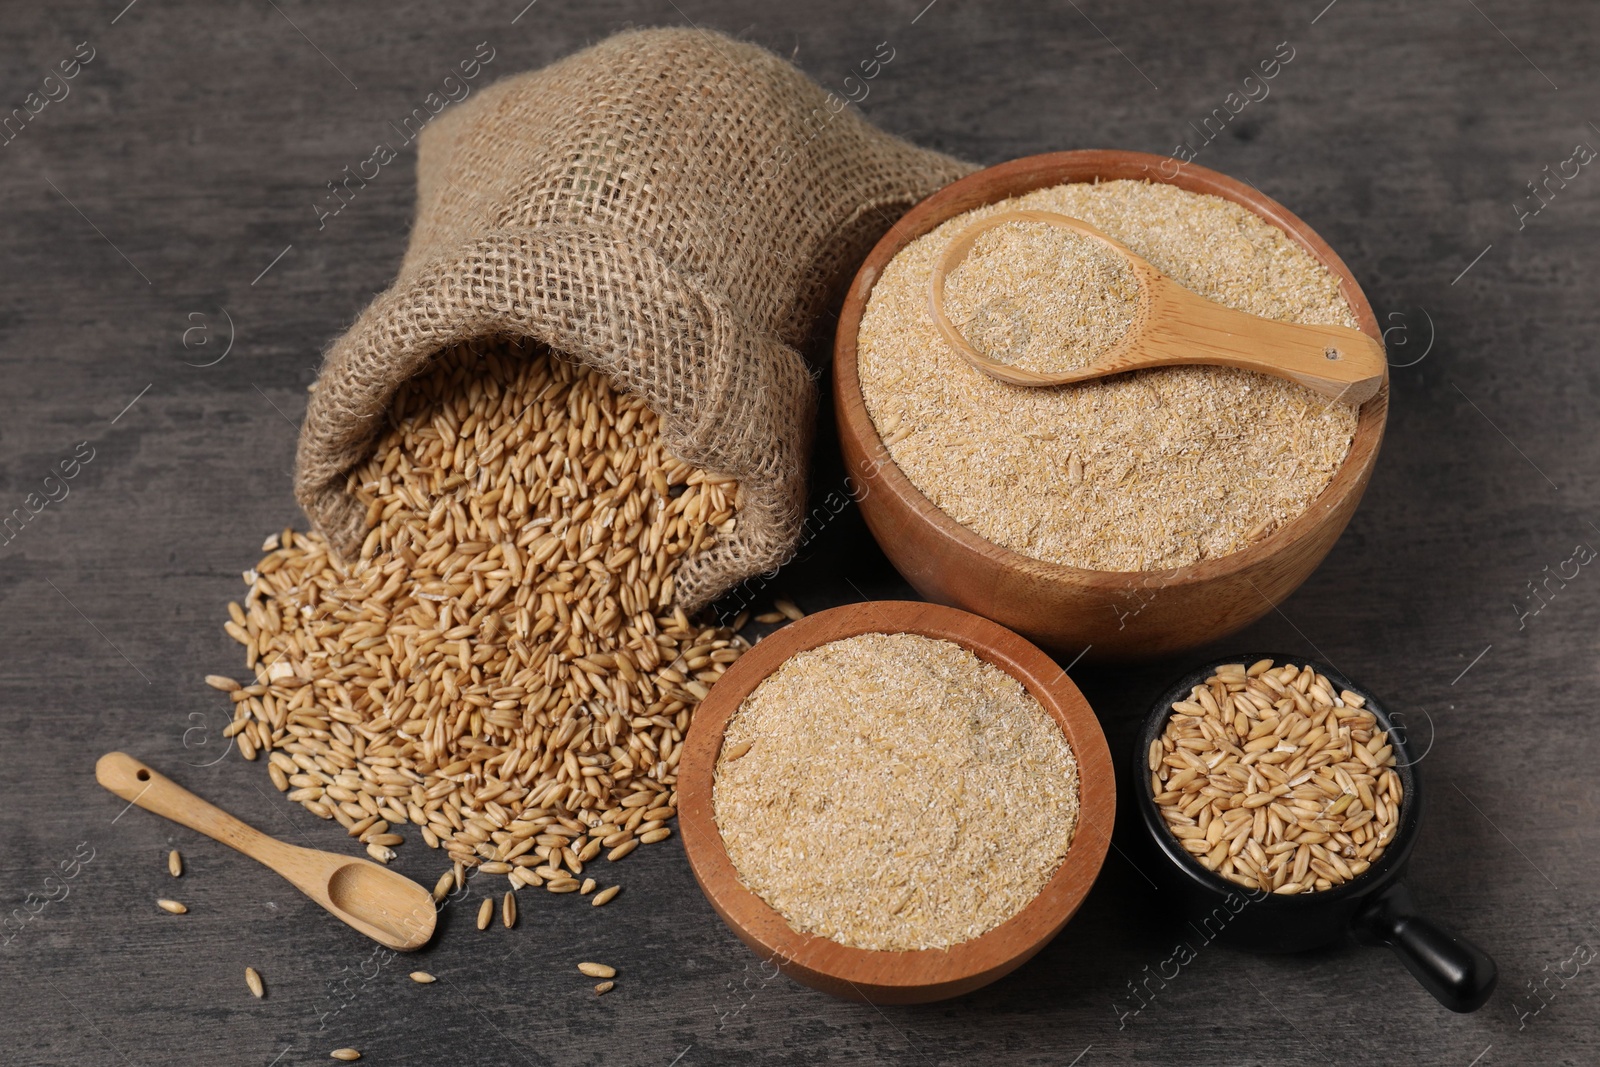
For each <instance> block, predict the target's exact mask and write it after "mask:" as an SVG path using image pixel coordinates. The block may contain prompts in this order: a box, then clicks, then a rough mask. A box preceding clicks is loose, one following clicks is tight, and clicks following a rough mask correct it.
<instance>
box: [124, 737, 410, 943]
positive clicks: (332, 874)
mask: <svg viewBox="0 0 1600 1067" xmlns="http://www.w3.org/2000/svg"><path fill="white" fill-rule="evenodd" d="M94 776H95V780H96V781H98V782H99V783H100V784H101V785H103V786H105V787H106V788H107V789H109V790H111V791H112V792H113V793H115V794H117V796H119V797H121V798H122V799H123V800H126V801H129V802H130V803H133V804H137V805H139V806H140V807H141V808H144V809H145V810H146V811H153V812H155V813H156V814H157V815H164V816H166V817H167V818H169V819H171V820H172V821H173V822H179V823H182V824H183V825H185V826H187V827H189V829H191V830H198V831H200V832H201V833H202V834H205V835H206V836H207V837H211V838H214V839H216V840H218V841H221V842H222V843H223V844H224V845H231V846H233V847H234V848H236V849H238V850H239V851H240V852H243V853H244V854H245V855H246V856H249V857H250V858H251V859H253V860H259V861H260V862H262V863H264V864H266V865H267V866H268V867H271V868H272V869H273V870H275V871H277V872H278V873H279V874H281V875H283V876H284V877H285V878H287V879H288V880H289V881H290V883H291V884H293V885H294V887H295V888H296V889H298V890H300V892H302V893H304V894H305V895H306V896H308V897H310V898H311V899H312V900H314V901H316V902H317V903H318V904H321V905H322V906H323V907H324V908H327V909H328V910H329V911H331V912H333V914H334V915H336V916H337V917H338V918H340V919H342V920H343V921H344V922H346V923H348V924H349V925H350V926H353V927H355V928H356V929H357V930H359V931H360V932H361V933H363V934H366V935H367V936H368V937H370V938H372V940H374V941H376V942H378V943H379V944H380V945H387V946H388V947H390V948H393V949H399V950H400V951H402V952H404V951H409V950H410V949H414V948H421V947H422V946H423V945H425V944H427V943H428V939H429V938H431V937H432V936H433V924H434V920H435V919H436V918H437V912H436V911H435V910H434V906H433V896H432V895H431V894H430V893H429V892H428V891H427V890H426V889H424V888H423V887H422V886H420V885H418V884H417V883H415V882H413V881H412V880H411V879H409V878H407V877H406V876H405V875H403V874H401V873H399V872H398V871H391V870H389V868H387V867H382V866H379V865H378V864H376V863H373V862H371V861H370V860H364V859H358V858H356V857H354V856H340V855H338V854H336V853H333V852H319V851H317V850H316V849H310V848H301V847H300V846H299V845H290V844H286V843H285V842H283V841H279V840H278V839H277V838H273V837H268V836H267V835H266V834H264V833H262V832H261V831H260V830H257V829H255V828H253V827H250V826H246V825H245V824H244V823H242V822H240V821H239V820H238V819H235V818H234V817H233V816H232V815H229V814H228V813H227V812H225V811H223V810H221V809H220V808H216V807H213V806H212V805H210V804H207V803H206V802H205V801H203V800H201V799H200V798H199V797H197V796H195V795H194V794H193V793H191V792H189V791H188V790H187V789H184V788H183V787H182V786H179V785H176V784H175V783H173V782H172V781H170V780H169V779H167V778H163V777H162V776H161V775H159V774H157V773H156V772H155V771H153V770H151V769H150V768H149V767H146V766H145V765H144V764H142V763H140V762H139V761H138V760H136V759H134V758H133V757H132V756H129V755H128V754H127V753H125V752H108V753H106V754H105V755H104V756H101V757H100V762H99V763H96V764H95V767H94Z"/></svg>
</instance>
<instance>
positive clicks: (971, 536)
mask: <svg viewBox="0 0 1600 1067" xmlns="http://www.w3.org/2000/svg"><path fill="white" fill-rule="evenodd" d="M1163 161H1164V157H1160V156H1152V155H1145V154H1142V153H1133V152H1115V151H1085V152H1062V153H1053V154H1049V155H1043V156H1034V157H1029V158H1026V159H1020V160H1015V161H1012V162H1010V163H1005V164H1001V165H1000V166H997V167H992V168H989V169H987V170H983V171H979V172H977V173H975V174H972V175H970V176H968V177H966V178H963V179H961V180H959V181H957V182H955V183H954V184H952V185H950V186H947V187H946V188H945V189H943V190H941V191H940V192H938V193H936V194H934V195H933V196H932V197H930V198H928V199H927V200H925V201H923V202H922V203H921V204H919V205H918V206H917V207H916V208H914V209H912V211H911V212H910V213H909V214H908V215H906V217H905V218H904V219H902V220H901V222H900V224H899V225H898V226H896V227H895V228H894V229H893V230H892V231H890V233H889V234H888V235H887V236H886V237H884V239H883V240H882V241H880V242H879V244H878V245H877V247H875V248H874V249H873V251H872V253H871V255H870V256H869V257H868V259H867V260H866V262H865V263H864V264H863V266H862V268H861V270H860V272H859V273H858V274H857V276H856V279H855V282H854V284H853V285H852V287H851V289H850V292H849V294H848V295H847V297H846V299H845V303H844V307H843V310H842V312H841V316H840V323H839V329H838V334H837V337H836V341H835V348H834V370H835V375H834V380H835V393H834V401H835V409H836V413H837V416H838V424H839V433H840V440H841V445H842V448H843V451H844V455H845V459H846V462H847V463H848V464H849V467H850V470H851V474H852V476H853V477H854V478H855V479H857V495H858V498H859V499H860V502H861V509H862V513H863V515H864V517H865V518H866V520H867V523H868V526H869V527H870V528H871V529H872V531H873V534H874V536H875V537H876V538H877V540H878V542H879V544H880V545H882V546H883V548H884V551H885V553H886V554H887V555H888V556H889V558H890V560H891V561H892V562H893V563H894V564H895V566H896V567H897V568H898V569H899V570H900V572H901V573H902V574H904V575H905V577H906V578H907V580H909V581H910V582H911V583H912V585H914V586H915V587H916V588H917V589H918V591H919V592H921V593H922V594H923V595H924V596H927V597H929V598H930V599H932V600H936V601H939V602H941V603H946V604H952V605H955V606H958V607H962V608H965V609H966V610H969V611H973V612H977V613H979V614H982V615H985V616H987V617H989V618H993V619H995V620H996V621H998V622H1001V623H1003V624H1004V625H1007V626H1009V627H1012V628H1013V629H1016V630H1018V631H1019V632H1021V633H1023V634H1025V635H1026V636H1028V637H1030V638H1032V639H1034V640H1036V641H1039V642H1040V643H1042V644H1045V645H1047V646H1050V647H1054V648H1057V649H1061V650H1064V651H1066V652H1068V653H1070V654H1073V655H1076V654H1079V653H1081V652H1084V651H1085V650H1086V649H1087V650H1088V654H1089V655H1090V656H1091V658H1097V659H1121V660H1127V659H1136V658H1146V657H1152V656H1157V655H1161V654H1165V653H1170V652H1173V651H1178V650H1181V649H1185V648H1189V647H1193V646H1195V645H1198V644H1202V643H1204V642H1206V641H1210V640H1214V639H1216V638H1220V637H1222V636H1224V635H1226V634H1228V633H1231V632H1233V631H1235V630H1237V629H1239V628H1241V627H1243V626H1245V625H1247V624H1248V623H1250V622H1252V621H1254V620H1255V619H1256V618H1258V617H1260V616H1261V615H1263V614H1265V613H1266V612H1267V611H1269V610H1270V609H1271V606H1272V604H1274V603H1276V602H1278V601H1280V600H1282V599H1283V598H1284V597H1286V596H1288V595H1289V593H1290V592H1292V591H1293V590H1294V589H1295V588H1296V587H1297V586H1298V585H1299V584H1300V583H1301V582H1302V581H1304V580H1305V578H1306V577H1307V576H1309V574H1310V573H1311V571H1312V570H1314V569H1315V568H1316V566H1317V564H1318V563H1320V562H1321V560H1322V558H1323V557H1324V556H1325V555H1326V554H1327V552H1328V551H1329V549H1330V548H1331V547H1332V545H1333V542H1334V541H1335V540H1336V539H1337V537H1338V535H1339V533H1340V532H1341V531H1342V530H1343V528H1344V526H1345V524H1346V523H1347V522H1348V521H1349V518H1350V515H1351V514H1352V513H1353V512H1354V510H1355V507H1356V505H1357V503H1358V502H1359V500H1360V497H1361V493H1362V492H1363V491H1364V489H1365V487H1366V483H1367V481H1368V479H1369V478H1370V476H1371V471H1372V466H1373V463H1374V461H1375V459H1376V455H1377V450H1378V445H1379V443H1380V441H1381V439H1382V435H1383V425H1384V421H1385V417H1386V414H1387V408H1388V385H1387V382H1385V384H1384V386H1383V388H1382V389H1380V391H1379V392H1378V394H1377V395H1376V396H1375V397H1373V398H1372V399H1371V400H1369V401H1367V402H1366V403H1365V404H1363V405H1362V406H1361V407H1360V409H1359V410H1356V409H1353V408H1350V407H1348V406H1346V405H1342V404H1338V403H1336V402H1335V403H1330V402H1328V401H1327V400H1326V399H1325V398H1323V397H1319V396H1316V395H1315V394H1313V393H1310V392H1309V391H1308V390H1305V389H1303V388H1302V387H1300V386H1298V385H1295V384H1293V383H1290V382H1286V381H1283V380H1280V379H1275V378H1268V377H1266V376H1262V375H1256V374H1251V373H1249V372H1246V371H1239V370H1233V369H1229V368H1221V367H1188V368H1162V369H1158V370H1151V371H1143V372H1138V373H1134V374H1128V375H1121V376H1117V377H1114V378H1109V379H1105V380H1103V381H1100V382H1091V383H1085V384H1083V385H1076V386H1062V387H1056V388H1051V389H1028V388H1025V387H1018V386H1010V385H1006V384H1004V383H1001V382H998V381H995V380H993V379H991V378H989V377H987V376H986V375H984V374H982V373H981V372H979V371H977V370H976V369H974V368H972V367H971V366H969V365H968V364H966V363H965V362H964V361H963V360H962V359H961V358H960V357H959V356H957V355H956V354H955V353H954V352H953V351H951V350H950V349H949V348H948V346H946V345H945V344H944V343H943V341H942V339H940V338H939V336H938V334H937V332H936V330H935V327H934V326H933V323H932V319H931V316H930V315H929V313H928V311H927V306H926V296H925V292H926V283H927V275H928V272H929V271H930V270H931V263H932V261H933V260H934V259H935V258H936V257H937V255H938V253H939V251H940V249H942V248H943V246H944V244H945V243H946V242H947V240H948V238H949V237H953V236H954V235H955V233H957V232H959V231H960V230H961V229H963V228H964V227H965V226H967V225H969V224H970V223H972V222H974V221H977V220H978V219H979V218H981V217H982V216H983V214H984V213H986V212H988V211H993V210H1000V208H999V206H998V205H1000V204H1001V203H1002V202H1005V203H1006V205H1007V206H1009V207H1035V208H1044V209H1046V210H1053V211H1058V212H1060V213H1062V214H1067V215H1071V216H1074V217H1081V218H1083V219H1084V220H1085V221H1087V222H1089V223H1090V224H1091V225H1094V226H1097V227H1098V228H1099V229H1101V230H1103V231H1104V232H1106V233H1108V234H1109V235H1110V236H1112V237H1113V238H1116V239H1118V240H1121V241H1123V242H1124V243H1126V244H1128V245H1129V246H1130V247H1132V248H1133V249H1134V251H1136V252H1138V253H1139V254H1140V255H1142V256H1144V257H1145V258H1147V259H1149V260H1150V261H1151V262H1152V263H1154V264H1155V265H1156V266H1157V267H1159V268H1160V269H1162V270H1163V271H1165V272H1167V273H1168V274H1170V275H1172V276H1173V277H1174V278H1176V279H1177V280H1178V281H1180V282H1181V283H1182V284H1184V285H1185V286H1186V287H1189V288H1191V289H1193V290H1195V291H1196V292H1199V293H1200V295H1202V296H1205V297H1207V298H1209V299H1212V300H1216V301H1218V302H1219V303H1223V304H1227V305H1230V306H1232V307H1235V308H1237V309H1240V310H1244V311H1247V312H1250V313H1253V314H1258V315H1263V316H1266V317H1270V318H1278V319H1284V320H1288V321H1303V322H1319V323H1327V324H1335V325H1345V326H1353V327H1356V328H1359V329H1361V330H1363V331H1364V332H1366V333H1367V334H1368V335H1369V336H1372V337H1374V338H1378V337H1379V336H1380V335H1379V332H1378V328H1377V323H1376V320H1375V319H1374V317H1373V314H1372V310H1371V307H1370V305H1369V304H1368V303H1367V301H1366V298H1365V297H1364V296H1363V295H1362V293H1361V290H1360V288H1359V286H1357V285H1356V283H1355V281H1354V279H1353V278H1352V277H1351V276H1350V273H1349V271H1348V269H1347V268H1346V267H1345V266H1344V264H1343V263H1342V261H1340V259H1339V258H1338V256H1337V255H1335V254H1334V252H1333V251H1332V250H1331V249H1330V248H1328V246H1327V245H1326V244H1325V243H1324V242H1323V241H1322V240H1321V239H1320V238H1319V237H1318V236H1317V235H1316V234H1315V233H1314V232H1313V231H1312V230H1311V229H1310V228H1309V227H1308V226H1306V225H1305V223H1303V222H1301V221H1300V220H1299V219H1297V218H1296V217H1295V216H1294V215H1293V214H1291V213H1290V212H1288V211H1287V210H1286V209H1285V208H1283V207H1282V206H1281V205H1279V204H1277V203H1276V202H1274V201H1272V200H1270V199H1269V198H1267V197H1265V196H1264V195H1262V194H1261V193H1259V192H1257V191H1256V190H1255V189H1253V188H1252V187H1250V186H1247V185H1245V184H1243V183H1241V182H1237V181H1235V180H1233V179H1231V178H1227V177H1225V176H1224V175H1221V174H1217V173H1216V172H1214V171H1210V170H1207V169H1205V168H1203V167H1195V166H1192V165H1190V166H1185V167H1183V168H1181V170H1180V171H1179V172H1178V174H1177V176H1176V177H1174V178H1171V179H1167V178H1166V177H1165V175H1164V174H1163V172H1162V170H1161V164H1162V162H1163ZM1170 170H1171V168H1170V165H1169V167H1168V168H1167V171H1168V172H1170ZM936 230H938V231H939V233H937V234H935V231H936ZM930 235H931V237H930ZM924 238H928V239H924ZM1006 311H1007V309H1006V308H1004V307H996V306H995V305H994V304H993V303H992V302H991V303H989V304H986V305H984V306H983V307H980V309H979V314H978V315H975V316H974V319H973V321H974V322H976V323H977V327H980V328H983V329H993V330H994V332H995V333H997V334H998V335H999V336H1001V337H1007V336H1008V331H1007V329H1006V327H1007V325H1008V321H1007V320H1008V319H1009V318H1010V317H1014V316H1008V315H1007V313H1006ZM979 318H982V319H983V321H982V322H978V321H977V320H978V319H979ZM989 320H996V321H994V322H991V321H989ZM996 327H998V328H996ZM1011 332H1012V333H1014V332H1015V331H1014V330H1013V331H1011ZM1024 341H1025V339H1024ZM1008 343H1016V339H1015V337H1012V338H1011V340H1010V341H1009V342H1008Z"/></svg>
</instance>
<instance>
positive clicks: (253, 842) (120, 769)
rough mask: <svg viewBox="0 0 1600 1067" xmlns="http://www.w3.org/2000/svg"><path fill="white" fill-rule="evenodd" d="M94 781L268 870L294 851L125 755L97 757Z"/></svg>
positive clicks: (130, 801) (109, 753) (293, 848)
mask: <svg viewBox="0 0 1600 1067" xmlns="http://www.w3.org/2000/svg"><path fill="white" fill-rule="evenodd" d="M94 777H95V780H96V781H98V782H99V783H100V784H101V785H103V786H105V787H106V788H107V789H109V790H111V791H112V792H113V793H115V794H117V796H119V797H121V798H122V799H123V800H126V801H128V802H129V803H132V804H137V805H139V807H141V808H143V809H144V810H146V811H151V812H155V813H156V814H157V815H161V816H165V817H166V818H168V819H171V820H172V821H173V822H177V823H182V824H183V825H184V826H187V827H188V828H189V829H191V830H198V831H199V832H200V833H202V834H205V835H206V836H207V837H210V838H213V839H215V840H217V841H221V842H222V843H223V844H224V845H229V846H231V847H233V848H236V849H238V850H239V851H240V852H243V853H244V854H245V855H246V856H249V857H250V858H251V859H254V860H259V861H260V862H262V863H265V864H266V865H267V866H269V867H273V868H277V867H278V866H279V865H280V864H281V862H282V861H283V860H284V859H285V858H287V857H288V856H290V855H291V854H293V853H294V852H296V851H298V850H297V849H296V848H295V846H293V845H286V844H284V843H283V842H282V841H279V840H276V839H275V838H271V837H268V836H267V835H266V834H264V833H262V832H261V831H260V830H257V829H255V828H254V827H253V826H247V825H245V824H244V823H242V822H240V821H239V820H238V819H235V818H234V817H233V816H232V815H229V814H228V813H227V812H225V811H223V810H222V809H221V808H218V807H215V806H214V805H211V804H208V803H206V802H205V801H204V800H201V799H200V798H199V797H197V796H195V795H194V794H193V793H191V792H189V791H188V790H187V789H185V788H183V787H182V786H180V785H178V784H177V783H176V782H173V781H172V780H171V779H169V778H166V777H164V776H163V775H161V774H159V773H157V772H156V771H153V770H151V769H150V768H149V767H146V766H145V765H144V764H143V763H140V762H139V761H138V760H136V759H134V758H133V757H132V756H130V755H128V754H127V753H126V752H107V753H106V754H105V755H104V756H101V757H100V762H98V763H96V764H95V765H94Z"/></svg>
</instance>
